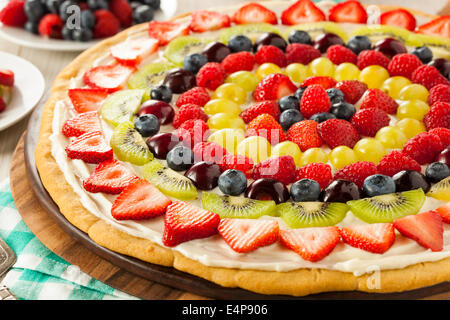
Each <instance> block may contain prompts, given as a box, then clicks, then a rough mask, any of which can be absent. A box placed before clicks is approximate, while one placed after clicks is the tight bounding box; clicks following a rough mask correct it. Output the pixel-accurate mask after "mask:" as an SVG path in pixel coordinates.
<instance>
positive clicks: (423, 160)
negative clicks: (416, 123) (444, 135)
mask: <svg viewBox="0 0 450 320" xmlns="http://www.w3.org/2000/svg"><path fill="white" fill-rule="evenodd" d="M442 149H443V146H442V142H441V139H440V138H439V137H438V136H437V135H434V134H432V133H429V132H422V133H419V134H418V135H417V136H415V137H414V138H411V139H409V140H408V141H407V142H406V143H405V145H404V146H403V149H402V151H403V153H404V154H406V155H408V156H410V157H411V158H413V159H414V160H416V161H417V162H418V163H419V164H421V165H423V164H427V163H431V162H433V160H434V159H435V157H436V155H437V154H438V153H439V152H441V151H442Z"/></svg>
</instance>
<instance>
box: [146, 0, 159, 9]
mask: <svg viewBox="0 0 450 320" xmlns="http://www.w3.org/2000/svg"><path fill="white" fill-rule="evenodd" d="M142 3H144V4H146V5H149V6H150V7H151V8H152V9H153V10H158V9H159V8H160V7H161V0H142Z"/></svg>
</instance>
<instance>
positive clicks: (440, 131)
mask: <svg viewBox="0 0 450 320" xmlns="http://www.w3.org/2000/svg"><path fill="white" fill-rule="evenodd" d="M428 132H429V133H432V134H435V135H437V136H438V137H439V139H441V142H442V147H444V148H447V147H448V146H449V145H450V129H447V128H435V129H432V130H430V131H428Z"/></svg>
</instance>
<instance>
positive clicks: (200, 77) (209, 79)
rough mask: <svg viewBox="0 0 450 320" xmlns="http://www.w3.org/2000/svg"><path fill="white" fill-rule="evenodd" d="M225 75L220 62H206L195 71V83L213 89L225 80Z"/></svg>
mask: <svg viewBox="0 0 450 320" xmlns="http://www.w3.org/2000/svg"><path fill="white" fill-rule="evenodd" d="M225 75H226V72H225V69H224V67H223V66H222V65H221V64H220V63H218V62H208V63H207V64H205V65H204V66H203V67H201V68H200V70H199V71H198V73H197V77H196V80H197V85H198V86H199V87H204V88H207V89H210V90H215V89H217V87H218V86H220V85H221V84H222V83H223V82H224V81H225Z"/></svg>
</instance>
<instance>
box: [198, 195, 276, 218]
mask: <svg viewBox="0 0 450 320" xmlns="http://www.w3.org/2000/svg"><path fill="white" fill-rule="evenodd" d="M202 206H203V209H205V210H209V211H212V212H214V213H217V214H218V215H219V216H220V217H221V218H222V219H224V218H233V219H234V218H243V219H257V218H259V217H262V216H265V215H267V216H273V215H275V214H276V210H275V208H276V204H275V201H272V200H267V201H266V200H254V199H250V198H244V197H233V196H221V195H218V194H215V193H211V192H203V193H202Z"/></svg>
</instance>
